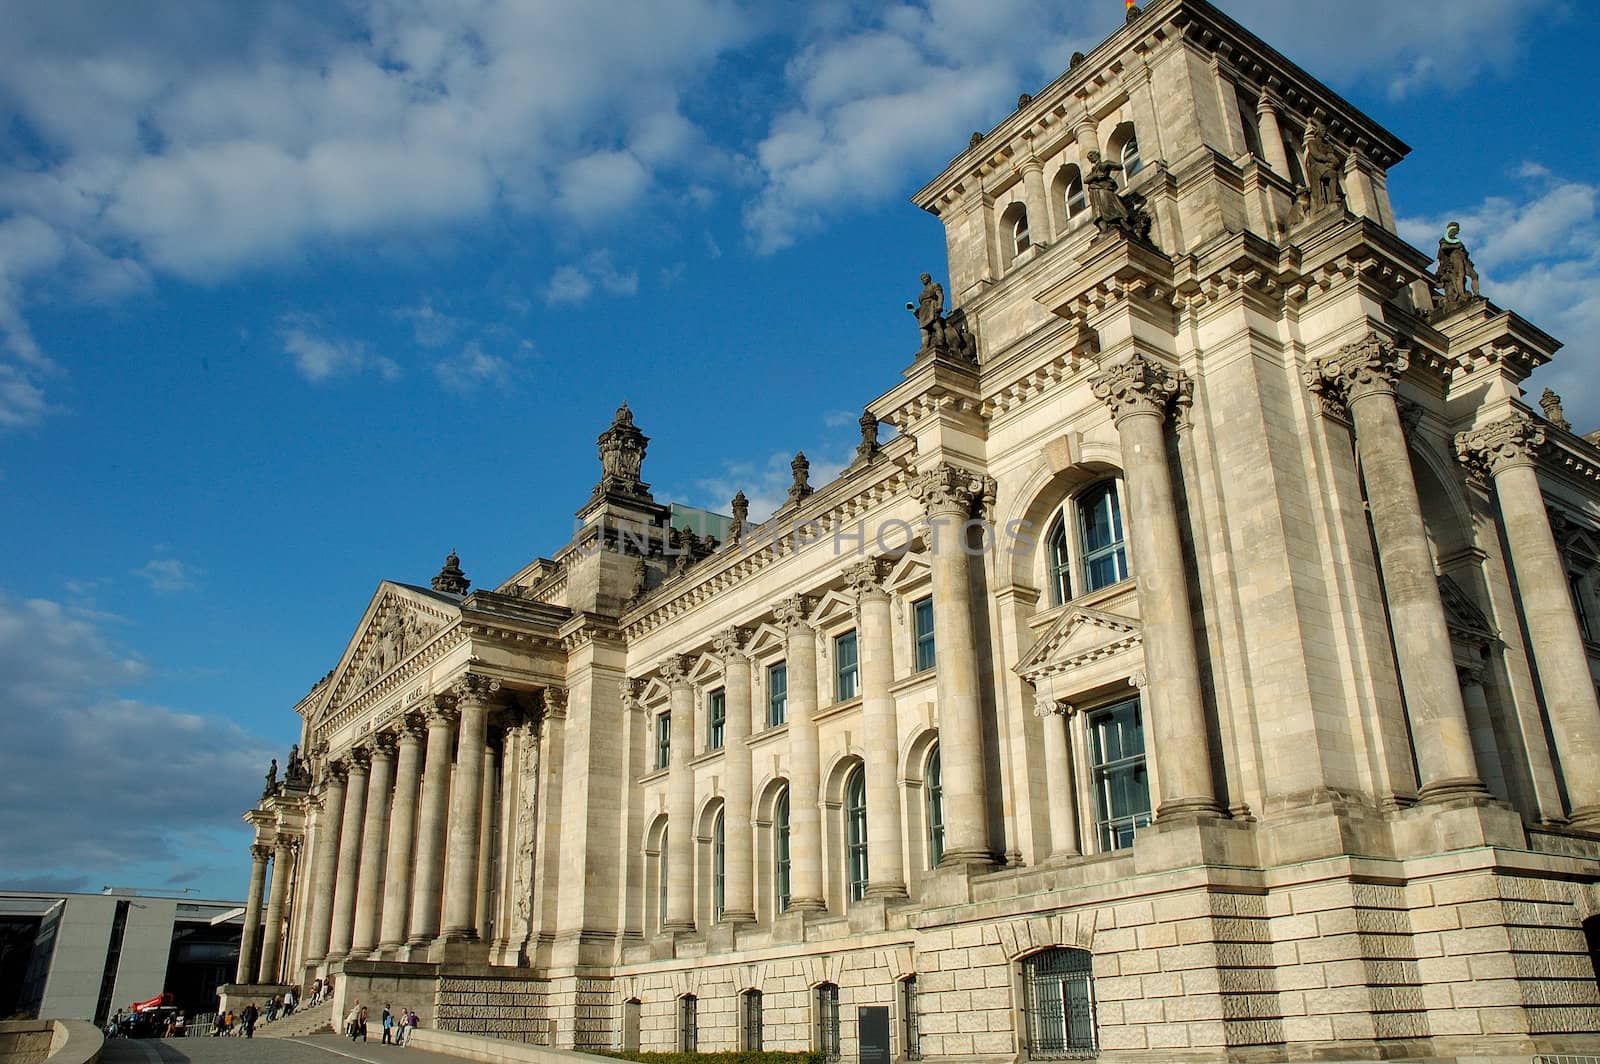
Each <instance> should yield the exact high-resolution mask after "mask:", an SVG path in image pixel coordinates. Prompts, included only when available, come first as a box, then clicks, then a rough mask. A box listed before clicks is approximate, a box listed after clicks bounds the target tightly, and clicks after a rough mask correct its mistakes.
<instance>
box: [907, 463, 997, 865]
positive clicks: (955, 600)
mask: <svg viewBox="0 0 1600 1064" xmlns="http://www.w3.org/2000/svg"><path fill="white" fill-rule="evenodd" d="M988 490H989V487H988V481H987V479H986V478H985V477H982V476H980V475H978V474H976V473H972V472H969V471H968V470H965V469H959V468H957V467H956V466H953V465H941V466H938V467H936V468H934V469H930V470H928V471H926V472H924V473H923V474H922V475H921V476H919V477H918V478H917V479H916V481H914V482H913V484H912V486H911V491H912V494H913V495H915V496H916V497H917V498H918V499H919V500H921V502H922V506H923V509H924V511H925V512H926V514H927V519H928V543H929V549H930V553H931V554H932V562H933V642H934V648H935V650H936V652H937V653H938V655H939V668H938V676H937V679H936V681H935V683H936V690H937V692H938V702H939V764H940V767H941V770H942V771H943V773H944V814H945V815H944V821H945V828H944V837H945V848H944V859H943V860H942V861H940V862H939V864H940V866H941V867H943V866H947V865H949V866H954V865H973V866H985V865H991V864H993V863H994V846H993V845H992V844H991V842H990V839H989V813H988V782H987V780H986V779H985V773H984V760H983V718H982V705H981V703H980V701H979V695H978V649H977V636H976V634H975V631H976V626H975V625H974V623H973V619H972V585H971V573H970V572H969V563H970V561H971V559H970V558H969V557H968V553H967V551H968V548H967V537H966V523H967V521H968V520H969V519H970V518H971V517H972V509H973V506H974V504H976V503H977V502H978V500H979V499H981V498H983V496H984V494H985V493H986V491H988Z"/></svg>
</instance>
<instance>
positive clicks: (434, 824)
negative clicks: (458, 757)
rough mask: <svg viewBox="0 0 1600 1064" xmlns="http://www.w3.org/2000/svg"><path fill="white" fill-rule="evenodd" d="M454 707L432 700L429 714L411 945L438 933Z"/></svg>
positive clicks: (418, 833)
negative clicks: (431, 710) (432, 704)
mask: <svg viewBox="0 0 1600 1064" xmlns="http://www.w3.org/2000/svg"><path fill="white" fill-rule="evenodd" d="M455 730H456V709H455V705H454V704H453V703H452V702H451V701H450V700H449V699H447V698H442V697H441V698H438V699H436V700H435V702H434V707H433V714H432V715H431V716H430V717H429V718H428V753H427V757H426V761H425V764H424V766H423V769H422V812H421V816H420V818H419V819H418V821H417V863H416V866H415V867H416V870H417V874H416V881H415V883H414V884H413V886H412V888H411V920H410V935H409V936H408V938H407V939H406V941H407V942H408V943H409V944H410V945H413V946H422V945H426V944H427V943H429V942H432V941H433V940H434V938H435V937H436V936H437V935H438V934H439V903H440V898H441V895H440V890H441V889H443V885H444V832H445V818H446V817H448V816H449V814H450V748H451V745H452V744H453V743H454V741H455Z"/></svg>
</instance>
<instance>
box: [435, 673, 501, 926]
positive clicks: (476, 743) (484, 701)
mask: <svg viewBox="0 0 1600 1064" xmlns="http://www.w3.org/2000/svg"><path fill="white" fill-rule="evenodd" d="M499 689H500V681H499V680H493V679H490V678H489V677H487V676H479V675H477V674H476V673H468V674H467V675H465V676H463V677H462V678H461V679H460V680H458V681H457V682H456V683H455V684H454V685H453V686H452V687H451V688H450V693H451V694H453V695H455V698H456V706H457V707H458V709H459V710H460V713H461V731H460V734H459V736H458V737H457V739H456V768H455V776H454V782H453V783H452V785H451V788H450V841H449V849H450V857H449V860H448V862H447V863H446V865H445V875H446V877H447V878H446V879H445V884H444V930H443V932H442V934H441V936H440V937H441V938H443V939H444V940H445V941H447V942H475V941H477V938H478V912H477V909H478V833H479V832H480V831H482V830H483V821H482V817H483V750H484V746H485V743H486V741H487V738H488V730H489V699H490V698H491V697H492V696H493V695H494V693H495V692H496V691H498V690H499Z"/></svg>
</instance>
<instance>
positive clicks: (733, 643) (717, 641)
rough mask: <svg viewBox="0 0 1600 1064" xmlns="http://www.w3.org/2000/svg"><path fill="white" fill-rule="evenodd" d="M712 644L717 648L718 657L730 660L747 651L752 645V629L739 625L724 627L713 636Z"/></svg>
mask: <svg viewBox="0 0 1600 1064" xmlns="http://www.w3.org/2000/svg"><path fill="white" fill-rule="evenodd" d="M711 645H712V647H714V648H715V649H716V654H717V657H719V658H721V659H722V660H723V661H728V660H729V659H731V658H734V657H736V656H738V655H741V654H744V653H745V652H746V649H747V648H748V647H749V645H750V629H748V628H741V627H739V626H738V625H734V626H733V627H731V628H724V629H723V630H722V631H720V632H718V633H717V634H716V635H714V636H712V637H711Z"/></svg>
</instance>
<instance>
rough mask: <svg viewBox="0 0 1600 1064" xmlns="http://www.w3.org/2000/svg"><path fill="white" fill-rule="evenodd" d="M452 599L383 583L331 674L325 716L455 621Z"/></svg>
mask: <svg viewBox="0 0 1600 1064" xmlns="http://www.w3.org/2000/svg"><path fill="white" fill-rule="evenodd" d="M460 618H461V607H460V606H459V605H458V604H457V600H456V599H455V598H454V597H453V596H447V595H442V594H439V593H437V592H431V591H425V590H423V589H422V588H417V587H411V586H410V585H407V584H396V583H393V582H391V581H388V580H385V581H384V582H383V583H381V584H379V585H378V590H377V592H376V593H374V594H373V596H372V601H371V602H370V603H368V605H367V611H366V613H364V614H362V616H361V623H360V624H358V625H357V626H356V632H355V635H354V636H353V637H352V638H351V640H350V642H349V644H348V645H347V646H346V647H345V651H344V656H343V657H342V658H340V659H339V665H338V667H337V668H335V669H334V670H333V678H332V680H331V681H330V688H331V690H332V694H331V695H330V696H329V698H328V700H327V702H326V703H325V704H324V705H323V707H322V715H323V716H328V715H330V714H332V713H333V712H334V711H336V710H337V709H338V708H339V707H341V706H343V705H345V704H346V703H348V702H350V701H351V700H352V699H354V698H355V697H356V696H358V695H360V694H361V693H362V692H363V691H365V690H367V689H368V688H369V687H371V686H372V685H373V684H375V683H377V682H378V681H379V680H381V679H383V678H384V677H385V676H387V675H389V673H391V672H393V671H394V670H395V669H396V668H398V667H399V666H401V665H403V664H404V663H405V662H406V661H407V660H409V659H410V658H411V657H412V656H413V655H414V654H416V653H417V652H418V651H419V650H421V649H422V648H423V647H425V646H427V645H428V644H429V643H431V642H432V641H433V640H434V638H435V637H436V636H438V635H439V633H440V632H442V631H443V630H444V629H445V628H446V627H447V626H449V625H450V624H452V623H454V622H455V621H458V620H460Z"/></svg>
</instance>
